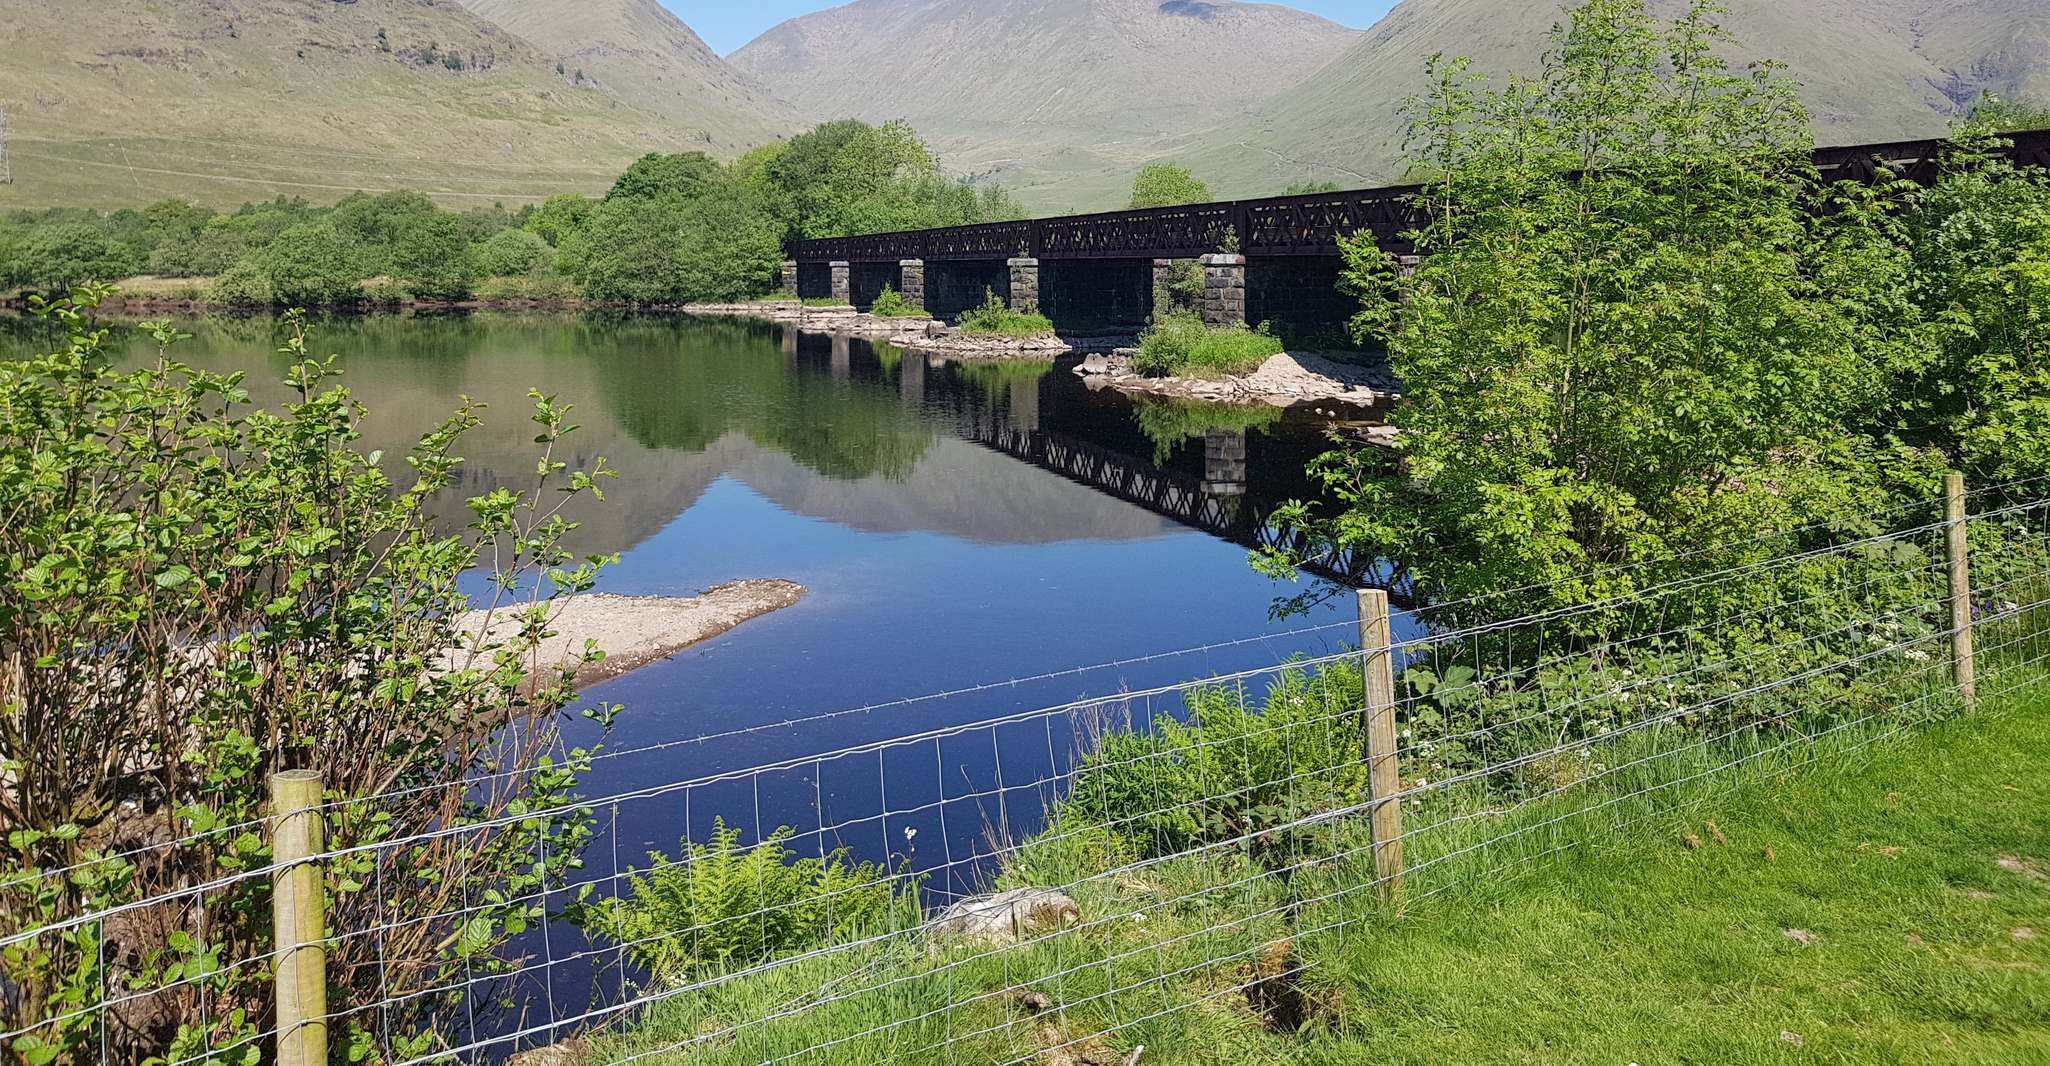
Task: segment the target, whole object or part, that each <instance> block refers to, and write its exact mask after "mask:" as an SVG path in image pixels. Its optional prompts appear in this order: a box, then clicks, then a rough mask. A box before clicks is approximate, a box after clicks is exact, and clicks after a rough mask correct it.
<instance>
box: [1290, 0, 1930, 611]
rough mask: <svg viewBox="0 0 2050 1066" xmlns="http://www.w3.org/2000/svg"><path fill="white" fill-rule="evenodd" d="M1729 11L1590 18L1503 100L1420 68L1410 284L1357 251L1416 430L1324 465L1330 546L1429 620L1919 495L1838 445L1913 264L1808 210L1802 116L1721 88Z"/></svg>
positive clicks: (1458, 71) (1361, 287) (1880, 227)
mask: <svg viewBox="0 0 2050 1066" xmlns="http://www.w3.org/2000/svg"><path fill="white" fill-rule="evenodd" d="M1717 11H1718V9H1717V8H1716V7H1715V6H1714V5H1713V4H1711V3H1707V2H1696V3H1695V4H1693V6H1692V7H1691V8H1690V9H1689V10H1688V11H1687V13H1686V14H1685V15H1684V16H1682V17H1681V18H1680V19H1679V20H1678V21H1676V22H1673V23H1671V24H1663V23H1660V22H1658V21H1657V20H1655V19H1653V18H1652V17H1651V16H1650V15H1649V14H1648V13H1647V12H1646V10H1645V7H1644V4H1643V3H1642V2H1641V0H1591V2H1589V3H1587V4H1585V5H1583V6H1581V7H1579V8H1577V9H1575V10H1574V11H1573V13H1572V16H1571V21H1570V23H1569V24H1567V25H1565V26H1562V27H1560V28H1559V29H1558V30H1556V31H1555V41H1554V48H1553V50H1552V52H1551V53H1550V54H1549V55H1548V56H1547V58H1546V60H1545V62H1544V65H1543V67H1542V69H1541V70H1540V71H1539V73H1537V74H1536V75H1534V76H1531V77H1516V78H1512V79H1510V80H1509V81H1508V82H1507V83H1506V84H1504V85H1502V86H1500V87H1498V88H1487V87H1486V86H1483V85H1480V84H1477V82H1476V80H1475V79H1474V78H1473V77H1471V76H1470V74H1469V72H1468V69H1467V65H1466V64H1465V63H1464V62H1463V61H1458V60H1453V61H1441V60H1436V59H1434V60H1432V61H1431V63H1430V64H1429V69H1430V90H1429V92H1428V94H1427V95H1426V96H1425V97H1424V98H1423V99H1421V100H1419V101H1417V102H1415V103H1414V104H1413V106H1412V115H1413V124H1412V127H1411V131H1410V142H1411V143H1412V144H1413V145H1415V146H1416V147H1417V150H1418V152H1419V156H1418V162H1419V163H1420V164H1422V165H1424V166H1425V167H1426V168H1428V169H1429V170H1430V171H1431V172H1433V173H1437V174H1440V175H1442V177H1441V178H1439V179H1438V180H1437V181H1435V182H1433V183H1432V184H1431V185H1429V186H1428V187H1427V189H1426V190H1425V191H1424V192H1423V193H1422V194H1421V195H1422V200H1423V206H1424V207H1425V208H1426V210H1427V212H1428V217H1429V219H1430V221H1429V223H1428V224H1426V225H1425V226H1424V228H1423V229H1422V230H1421V232H1419V233H1418V234H1416V243H1417V251H1418V252H1419V253H1421V254H1422V255H1423V259H1422V262H1421V265H1419V266H1418V267H1417V268H1416V269H1415V270H1414V271H1413V272H1405V271H1403V270H1401V269H1400V268H1399V264H1397V263H1396V262H1395V261H1394V260H1393V258H1392V257H1391V256H1389V255H1388V254H1387V253H1385V252H1383V251H1382V250H1381V249H1379V248H1378V247H1376V246H1375V243H1374V241H1373V239H1372V237H1371V236H1362V237H1360V238H1358V239H1354V240H1349V241H1347V242H1345V246H1344V250H1345V253H1346V255H1347V258H1348V264H1349V265H1348V268H1347V278H1348V282H1349V284H1350V286H1351V288H1352V290H1353V291H1355V292H1357V293H1358V294H1360V295H1361V297H1362V298H1363V300H1364V308H1365V309H1364V311H1363V313H1362V315H1361V316H1360V318H1359V320H1358V322H1357V327H1358V329H1359V330H1360V331H1361V332H1362V333H1363V334H1367V335H1379V336H1381V337H1384V338H1385V339H1386V342H1387V345H1388V349H1389V353H1390V358H1391V360H1392V362H1393V364H1394V368H1395V369H1396V371H1397V372H1398V373H1399V374H1400V376H1401V377H1402V379H1403V381H1404V383H1405V390H1404V391H1405V400H1404V402H1403V403H1402V404H1401V405H1400V406H1399V407H1398V409H1397V411H1396V413H1395V415H1394V421H1395V423H1396V425H1397V426H1398V427H1399V429H1400V431H1401V434H1400V438H1399V451H1398V454H1397V456H1395V457H1394V458H1392V459H1391V458H1386V457H1383V456H1382V455H1380V454H1379V453H1375V452H1372V451H1366V450H1359V451H1348V452H1343V453H1338V454H1336V455H1333V456H1329V457H1326V459H1325V460H1323V461H1322V462H1321V463H1320V464H1319V467H1318V472H1319V473H1320V474H1321V475H1322V476H1323V477H1324V478H1325V480H1326V482H1327V483H1328V484H1329V485H1330V487H1331V488H1332V489H1333V490H1334V492H1336V494H1337V495H1339V496H1340V497H1341V498H1342V499H1344V500H1345V501H1347V504H1348V506H1347V507H1346V508H1345V510H1344V512H1343V513H1342V514H1341V515H1339V516H1338V517H1337V518H1336V519H1335V520H1334V521H1333V522H1332V523H1331V524H1330V525H1328V526H1326V527H1324V528H1325V531H1326V533H1327V534H1328V535H1330V536H1331V538H1332V539H1333V540H1334V541H1336V542H1338V543H1343V544H1346V545H1349V546H1352V547H1355V548H1359V549H1363V550H1369V551H1374V552H1379V553H1380V554H1382V555H1383V556H1385V557H1389V558H1394V559H1397V560H1400V561H1402V562H1403V563H1404V564H1406V565H1407V566H1408V567H1409V568H1410V570H1411V573H1412V575H1413V576H1414V577H1415V579H1416V581H1417V584H1418V587H1419V590H1420V591H1423V592H1425V593H1427V594H1432V595H1445V596H1453V597H1457V596H1461V595H1466V594H1472V593H1479V592H1483V591H1490V590H1498V589H1504V588H1515V587H1523V586H1529V585H1533V584H1537V583H1543V582H1554V581H1558V582H1561V584H1558V585H1556V586H1554V587H1553V588H1551V589H1549V590H1548V591H1547V592H1546V593H1544V595H1547V596H1553V597H1557V598H1560V599H1565V600H1573V599H1575V598H1577V597H1580V596H1587V595H1597V594H1602V593H1606V592H1610V591H1614V587H1613V586H1614V583H1617V582H1626V581H1628V580H1631V578H1628V577H1610V578H1604V579H1602V580H1601V581H1600V582H1597V583H1594V584H1576V583H1574V582H1571V581H1567V580H1566V579H1568V578H1572V577H1574V576H1576V575H1580V574H1584V573H1587V572H1589V571H1593V570H1600V569H1603V568H1609V567H1614V566H1617V565H1619V564H1626V563H1633V562H1638V561H1642V560H1650V559H1658V558H1663V557H1667V556H1673V555H1677V554H1680V553H1683V552H1686V551H1688V550H1689V549H1694V548H1698V547H1700V546H1702V545H1704V544H1719V543H1727V542H1734V541H1737V540H1740V539H1743V538H1747V537H1752V536H1754V535H1755V534H1758V533H1761V532H1767V531H1771V530H1776V529H1789V528H1793V527H1796V526H1799V525H1804V524H1806V523H1808V522H1810V521H1812V520H1815V519H1818V518H1821V517H1826V516H1829V515H1832V514H1836V513H1861V512H1865V511H1869V510H1872V509H1874V508H1875V507H1876V506H1877V504H1878V502H1879V501H1880V500H1882V499H1883V496H1882V493H1883V491H1884V488H1885V485H1886V478H1887V477H1891V476H1908V475H1909V473H1911V472H1912V471H1911V470H1902V469H1899V468H1901V467H1903V466H1906V467H1909V468H1912V467H1913V466H1914V460H1913V458H1912V457H1907V458H1902V457H1897V456H1894V455H1893V454H1892V453H1890V452H1887V451H1886V450H1885V449H1883V448H1878V447H1875V446H1872V445H1868V444H1863V443H1860V442H1859V441H1858V440H1856V439H1852V438H1850V437H1848V436H1846V435H1845V434H1843V433H1842V432H1841V427H1842V425H1843V424H1844V423H1845V422H1846V421H1847V420H1854V419H1856V418H1859V417H1861V416H1862V415H1863V414H1864V413H1865V412H1867V411H1869V410H1872V409H1874V408H1875V407H1876V406H1877V405H1879V404H1880V403H1882V402H1883V398H1884V396H1885V389H1886V385H1887V382H1888V379H1889V377H1890V375H1891V374H1892V373H1894V372H1895V371H1896V370H1897V369H1898V367H1899V365H1900V364H1902V363H1903V362H1905V361H1906V360H1907V358H1908V353H1907V348H1906V347H1905V346H1904V344H1903V342H1902V341H1901V340H1900V338H1899V337H1898V336H1896V335H1895V333H1894V331H1892V330H1891V328H1890V327H1892V326H1894V325H1895V324H1897V318H1896V317H1894V316H1895V313H1896V312H1897V311H1899V310H1900V309H1899V308H1898V306H1897V301H1895V300H1893V299H1892V298H1891V295H1890V294H1895V293H1897V292H1898V291H1899V289H1898V286H1899V284H1900V277H1899V273H1898V270H1899V266H1900V257H1899V256H1898V255H1896V254H1894V250H1893V248H1892V247H1891V246H1890V245H1889V243H1888V242H1887V240H1886V239H1885V235H1886V229H1887V227H1886V225H1885V224H1884V220H1883V219H1880V218H1876V217H1875V209H1874V206H1873V205H1872V204H1871V203H1869V202H1867V201H1862V200H1859V199H1857V198H1855V197H1849V196H1847V197H1846V198H1845V200H1844V202H1842V203H1840V204H1838V205H1837V207H1838V209H1837V210H1836V211H1834V212H1832V213H1829V214H1828V215H1827V217H1823V218H1820V219H1818V213H1817V212H1814V211H1811V210H1810V208H1811V207H1812V206H1814V205H1813V204H1812V203H1811V202H1810V201H1809V199H1808V196H1809V192H1808V190H1810V189H1811V188H1812V181H1813V166H1812V163H1811V162H1810V161H1809V153H1810V151H1811V145H1810V142H1809V135H1808V127H1807V120H1806V116H1805V114H1804V113H1803V112H1802V110H1801V108H1800V106H1799V104H1798V102H1797V101H1796V99H1795V95H1794V88H1793V86H1792V85H1790V84H1789V83H1788V82H1787V81H1786V80H1785V79H1784V78H1782V77H1781V76H1780V75H1779V74H1778V72H1777V70H1776V69H1775V68H1773V67H1770V66H1759V67H1754V68H1752V69H1751V70H1748V71H1736V70H1731V69H1729V68H1728V67H1727V65H1726V64H1725V62H1724V61H1723V60H1722V59H1721V58H1720V54H1721V53H1720V50H1721V49H1722V48H1723V47H1724V46H1725V45H1726V44H1727V43H1728V41H1729V38H1728V35H1727V34H1726V33H1725V32H1724V31H1723V30H1722V29H1721V27H1720V26H1719V25H1718V23H1717V22H1716V14H1717ZM1860 504H1864V505H1860ZM1288 517H1290V518H1294V519H1298V520H1300V519H1302V518H1304V517H1305V515H1304V513H1303V512H1302V511H1301V510H1299V509H1298V510H1296V511H1294V512H1292V513H1291V514H1290V515H1289V516H1288ZM1635 576H1636V577H1637V578H1638V579H1643V578H1656V577H1657V576H1658V575H1656V574H1651V573H1647V572H1642V571H1640V572H1636V575H1635Z"/></svg>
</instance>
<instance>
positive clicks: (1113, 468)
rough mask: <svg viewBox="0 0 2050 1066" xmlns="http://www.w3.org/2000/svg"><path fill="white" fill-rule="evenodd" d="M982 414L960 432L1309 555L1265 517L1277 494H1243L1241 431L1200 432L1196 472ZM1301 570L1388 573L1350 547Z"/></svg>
mask: <svg viewBox="0 0 2050 1066" xmlns="http://www.w3.org/2000/svg"><path fill="white" fill-rule="evenodd" d="M980 414H981V417H970V418H964V419H962V420H961V423H960V425H959V432H960V434H961V436H962V437H964V438H965V439H967V440H970V441H973V442H975V443H977V444H980V445H983V446H984V447H987V448H992V449H994V450H996V451H1000V452H1003V453H1004V454H1006V455H1009V456H1011V457H1012V458H1014V459H1018V460H1020V461H1023V462H1027V463H1031V464H1032V465H1034V466H1036V467H1039V468H1040V469H1042V470H1046V471H1049V472H1051V473H1055V474H1059V475H1060V476H1062V477H1064V478H1067V479H1068V480H1070V481H1074V482H1077V483H1079V484H1082V485H1086V486H1088V487H1090V488H1092V489H1095V490H1096V491H1098V492H1102V493H1104V494H1106V495H1109V496H1114V497H1116V498H1118V499H1120V500H1124V501H1125V502H1126V503H1130V504H1134V505H1136V506H1139V507H1143V508H1145V509H1146V510H1148V511H1151V512H1153V513H1154V514H1157V515H1160V516H1161V517H1163V518H1167V519H1170V520H1172V521H1175V522H1179V523H1180V524H1182V525H1185V526H1188V527H1190V528H1192V529H1199V530H1202V531H1203V532H1205V533H1208V534H1210V535H1211V536H1214V537H1218V538H1220V539H1223V540H1227V541H1230V542H1231V543H1233V544H1237V545H1239V546H1241V547H1243V548H1246V549H1248V550H1252V551H1260V550H1265V549H1282V550H1285V551H1288V552H1291V553H1294V554H1297V555H1303V554H1307V552H1306V549H1307V548H1309V544H1308V542H1307V540H1306V538H1304V537H1303V536H1302V534H1301V533H1299V532H1296V531H1292V530H1287V529H1282V528H1278V527H1276V526H1275V525H1274V524H1272V523H1270V522H1269V521H1267V518H1268V516H1269V515H1271V514H1272V513H1273V512H1274V510H1275V508H1276V507H1278V506H1280V504H1281V502H1282V501H1279V500H1261V499H1258V498H1256V497H1253V496H1251V495H1249V494H1248V492H1247V484H1246V431H1245V430H1241V429H1213V430H1211V431H1209V432H1208V433H1206V434H1205V435H1204V437H1203V466H1204V473H1203V477H1202V478H1200V479H1199V478H1193V477H1189V476H1187V475H1183V474H1176V473H1173V472H1170V471H1167V470H1163V469H1161V468H1160V467H1159V466H1157V465H1155V464H1154V463H1151V462H1149V461H1147V460H1145V459H1142V458H1140V457H1138V456H1134V455H1127V454H1125V453H1123V452H1119V451H1114V450H1112V449H1109V448H1105V447H1102V446H1100V445H1095V444H1090V443H1088V442H1086V441H1082V440H1077V439H1075V438H1073V437H1069V436H1065V435H1063V434H1059V433H1049V432H1047V431H1045V430H1041V429H1033V428H1028V427H1026V426H1020V425H1014V424H1011V423H1009V422H1004V421H1000V420H998V419H997V418H995V417H994V416H993V415H991V414H990V413H989V412H981V413H980ZM1303 569H1304V571H1305V572H1307V573H1310V574H1312V575H1314V576H1316V577H1320V578H1323V579H1325V580H1327V581H1332V582H1336V583H1338V584H1340V585H1345V586H1347V587H1350V588H1360V587H1362V586H1365V585H1368V584H1374V585H1384V584H1385V583H1386V581H1387V576H1388V575H1387V567H1386V566H1385V565H1383V564H1381V563H1380V561H1379V560H1377V559H1375V558H1373V557H1372V556H1370V555H1363V554H1359V553H1352V552H1348V553H1345V554H1344V555H1342V556H1339V557H1337V558H1335V559H1324V560H1320V561H1318V562H1313V563H1310V564H1308V565H1306V566H1304V567H1303Z"/></svg>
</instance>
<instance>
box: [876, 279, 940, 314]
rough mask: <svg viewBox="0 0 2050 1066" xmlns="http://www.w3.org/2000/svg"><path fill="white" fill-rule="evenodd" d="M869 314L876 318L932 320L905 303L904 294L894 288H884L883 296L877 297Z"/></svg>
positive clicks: (887, 286) (919, 310)
mask: <svg viewBox="0 0 2050 1066" xmlns="http://www.w3.org/2000/svg"><path fill="white" fill-rule="evenodd" d="M868 313H869V314H871V315H873V316H875V317H876V318H931V317H932V316H931V315H928V314H926V313H925V312H924V311H923V310H921V309H919V308H916V307H913V306H911V305H910V304H907V303H905V302H904V294H903V293H901V292H898V291H897V290H896V289H895V288H894V287H892V286H889V285H885V286H883V291H882V294H881V295H879V296H877V297H876V300H875V303H874V305H872V306H871V307H869V309H868Z"/></svg>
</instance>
